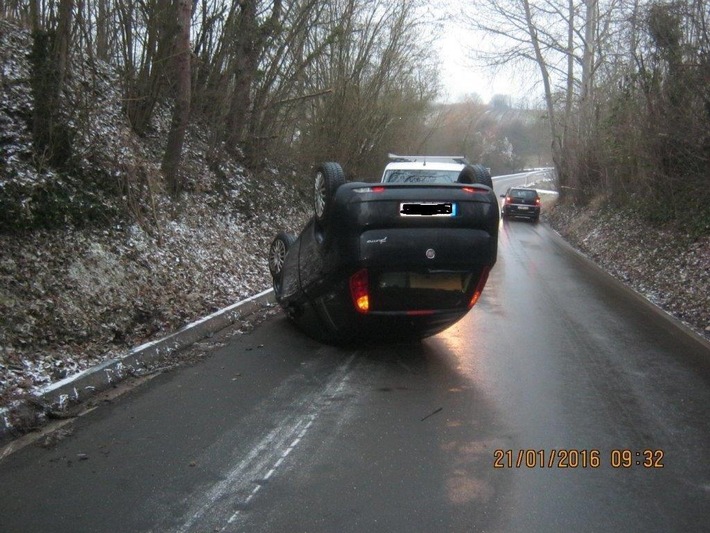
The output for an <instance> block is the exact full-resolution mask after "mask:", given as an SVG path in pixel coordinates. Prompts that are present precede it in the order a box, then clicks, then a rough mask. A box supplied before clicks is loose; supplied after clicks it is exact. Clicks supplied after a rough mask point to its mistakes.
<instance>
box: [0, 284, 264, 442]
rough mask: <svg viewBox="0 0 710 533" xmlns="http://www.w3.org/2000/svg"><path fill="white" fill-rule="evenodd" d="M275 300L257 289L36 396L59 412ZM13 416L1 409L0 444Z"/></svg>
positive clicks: (9, 430) (8, 434) (9, 432)
mask: <svg viewBox="0 0 710 533" xmlns="http://www.w3.org/2000/svg"><path fill="white" fill-rule="evenodd" d="M274 302H275V299H274V291H273V290H272V289H268V290H266V291H263V292H260V293H259V294H257V295H255V296H251V297H250V298H247V299H246V300H242V301H241V302H238V303H236V304H233V305H230V306H229V307H225V308H224V309H220V310H219V311H217V312H215V313H212V314H211V315H209V316H206V317H204V318H201V319H200V320H197V321H196V322H193V323H191V324H188V325H187V326H185V327H184V328H182V329H181V330H179V331H176V332H175V333H172V334H170V335H168V336H167V337H164V338H162V339H158V340H155V341H151V342H148V343H146V344H142V345H141V346H138V347H136V348H133V349H132V350H131V351H129V352H128V353H126V354H125V355H122V356H121V357H118V358H116V359H110V360H108V361H104V362H103V363H101V364H99V365H97V366H95V367H92V368H89V369H87V370H84V371H83V372H80V373H78V374H75V375H73V376H69V377H67V378H65V379H63V380H61V381H58V382H57V383H52V384H51V385H48V386H47V387H45V388H43V389H42V390H40V391H39V392H38V393H37V394H36V396H35V397H36V398H37V400H38V401H39V402H40V403H41V404H42V405H45V406H47V408H49V409H52V410H57V411H61V410H63V409H65V408H66V407H67V406H69V405H73V404H76V403H80V402H82V401H85V400H86V399H88V398H89V397H90V396H92V395H94V394H96V393H97V392H101V391H104V390H106V389H109V388H111V387H113V386H115V385H116V383H118V382H120V381H122V380H124V379H125V378H127V377H128V376H130V375H133V374H135V373H136V372H138V371H140V370H143V369H145V367H146V366H147V365H148V364H149V363H151V362H152V361H155V360H156V359H158V358H160V357H165V356H166V355H169V354H171V353H173V352H176V351H178V350H181V349H183V348H186V347H187V346H190V345H192V344H194V343H195V342H197V341H199V340H201V339H204V338H205V337H207V336H208V335H210V334H211V333H215V332H217V331H219V330H221V329H224V328H225V327H227V326H229V325H231V324H234V323H235V322H237V321H238V320H241V319H242V318H245V317H247V316H249V315H251V314H252V313H254V312H255V311H257V310H259V309H261V308H262V307H264V306H265V305H267V304H270V303H274ZM13 418H14V417H13V416H12V410H11V409H7V408H3V409H0V443H2V442H4V441H7V440H10V439H12V438H13V436H14V435H13V434H14V433H16V432H15V431H13V430H14V425H13V421H12V419H13Z"/></svg>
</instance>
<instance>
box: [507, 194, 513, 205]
mask: <svg viewBox="0 0 710 533" xmlns="http://www.w3.org/2000/svg"><path fill="white" fill-rule="evenodd" d="M505 203H506V204H512V203H513V199H512V198H511V197H510V196H506V197H505Z"/></svg>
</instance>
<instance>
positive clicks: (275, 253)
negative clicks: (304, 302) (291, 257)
mask: <svg viewBox="0 0 710 533" xmlns="http://www.w3.org/2000/svg"><path fill="white" fill-rule="evenodd" d="M295 242H296V238H295V237H294V236H293V235H290V234H288V233H286V232H283V231H282V232H281V233H279V234H278V235H277V236H276V237H275V238H274V240H273V241H271V246H269V272H271V277H272V278H273V280H274V288H279V287H280V284H281V274H282V272H283V266H284V261H285V259H286V253H287V252H288V251H289V249H290V248H291V246H293V243H295Z"/></svg>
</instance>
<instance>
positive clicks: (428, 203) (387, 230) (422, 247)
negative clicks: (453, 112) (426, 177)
mask: <svg viewBox="0 0 710 533" xmlns="http://www.w3.org/2000/svg"><path fill="white" fill-rule="evenodd" d="M481 177H483V179H481ZM490 180H491V178H490V173H487V171H486V169H484V168H483V167H481V166H480V165H475V166H474V165H465V166H464V167H463V168H462V170H461V171H460V173H459V174H458V179H457V180H456V181H455V182H453V183H452V182H449V181H445V182H441V183H426V184H415V185H412V184H400V183H395V184H389V183H345V178H344V174H343V170H342V168H341V167H340V165H339V164H337V163H332V162H331V163H323V164H321V165H320V166H319V167H318V168H317V170H316V175H315V198H314V216H313V217H312V218H311V220H310V221H309V222H308V223H307V224H306V226H305V228H303V230H302V231H301V234H300V235H299V236H298V237H296V236H294V235H290V234H288V233H279V234H278V235H277V236H276V238H275V239H274V240H273V242H272V244H271V247H270V249H269V268H270V271H271V275H272V277H273V284H274V292H275V296H276V300H277V301H278V303H279V304H280V305H281V306H282V307H283V309H284V310H285V312H286V314H287V316H288V317H289V318H290V319H291V320H292V321H293V322H295V323H296V325H297V326H298V327H300V328H301V329H302V330H303V331H305V332H306V333H307V334H309V335H311V336H313V337H315V338H317V339H319V340H322V341H325V342H333V343H341V342H353V341H356V342H359V341H371V340H374V341H381V340H395V339H412V338H422V337H426V336H429V335H433V334H435V333H438V332H440V331H442V330H444V329H446V328H447V327H449V326H451V325H452V324H453V323H454V322H456V321H457V320H459V319H460V318H461V317H463V316H464V315H465V314H466V313H467V312H468V310H469V309H471V307H473V305H474V304H475V303H476V301H477V300H478V298H479V296H480V294H481V291H482V290H483V288H484V286H485V284H486V280H487V279H488V273H489V271H490V269H491V268H492V267H493V265H494V264H495V262H496V255H497V246H498V225H499V224H498V222H499V208H498V202H497V198H496V196H495V194H494V193H493V191H492V189H491V188H490V186H489V185H484V184H481V183H480V181H483V182H484V183H487V184H490V183H491V181H490Z"/></svg>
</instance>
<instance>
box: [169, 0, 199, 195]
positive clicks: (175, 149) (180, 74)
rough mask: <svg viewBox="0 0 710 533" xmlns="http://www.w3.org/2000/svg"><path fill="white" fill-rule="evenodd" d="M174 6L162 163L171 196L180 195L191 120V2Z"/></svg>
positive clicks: (187, 0) (179, 0)
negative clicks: (171, 83)
mask: <svg viewBox="0 0 710 533" xmlns="http://www.w3.org/2000/svg"><path fill="white" fill-rule="evenodd" d="M176 7H177V13H176V18H177V30H178V31H177V36H176V39H175V51H174V53H173V58H174V61H175V107H174V109H173V121H172V126H171V128H170V131H169V132H168V141H167V146H166V147H165V153H164V155H163V164H162V170H163V173H164V174H165V178H166V180H167V182H168V188H169V190H170V191H171V192H172V193H173V194H177V193H179V192H180V190H181V188H182V185H181V182H180V177H179V165H180V157H181V155H182V146H183V142H184V139H185V132H186V130H187V126H188V123H189V120H190V98H191V90H190V89H191V82H192V77H191V70H190V20H191V18H192V0H178V2H177V4H176Z"/></svg>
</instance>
